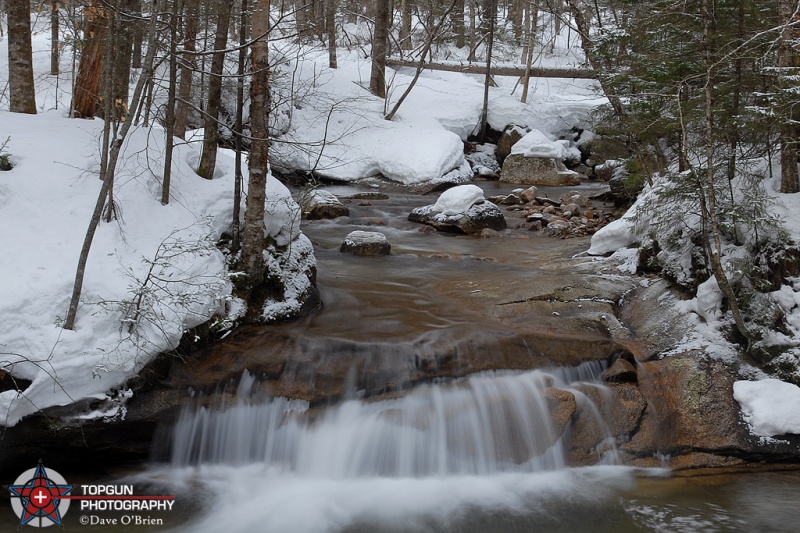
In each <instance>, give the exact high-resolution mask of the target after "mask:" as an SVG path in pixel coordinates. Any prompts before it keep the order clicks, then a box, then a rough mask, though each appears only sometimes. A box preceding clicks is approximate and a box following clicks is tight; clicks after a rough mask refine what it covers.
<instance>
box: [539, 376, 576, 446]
mask: <svg viewBox="0 0 800 533" xmlns="http://www.w3.org/2000/svg"><path fill="white" fill-rule="evenodd" d="M544 398H545V401H546V402H547V409H548V411H550V417H551V418H552V420H553V430H554V433H555V435H556V436H560V435H562V434H563V433H564V430H565V429H566V427H567V424H569V421H570V420H571V419H572V417H573V415H574V414H575V412H576V411H577V410H578V404H577V402H576V401H575V395H574V394H572V393H571V392H567V391H565V390H561V389H556V388H552V387H550V388H548V389H545V391H544Z"/></svg>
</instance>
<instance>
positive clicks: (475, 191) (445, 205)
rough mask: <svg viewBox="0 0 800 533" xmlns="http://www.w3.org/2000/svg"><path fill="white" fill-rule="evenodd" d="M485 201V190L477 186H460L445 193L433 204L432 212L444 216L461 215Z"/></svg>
mask: <svg viewBox="0 0 800 533" xmlns="http://www.w3.org/2000/svg"><path fill="white" fill-rule="evenodd" d="M484 201H485V199H484V197H483V189H481V188H480V187H478V186H477V185H459V186H458V187H453V188H450V189H447V190H446V191H444V192H443V193H442V194H441V196H439V199H438V200H436V203H435V204H433V208H432V210H433V211H435V212H437V213H442V214H444V215H460V214H461V213H466V212H467V211H469V208H470V207H472V206H473V205H475V204H479V203H482V202H484Z"/></svg>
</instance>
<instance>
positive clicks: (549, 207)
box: [542, 205, 556, 215]
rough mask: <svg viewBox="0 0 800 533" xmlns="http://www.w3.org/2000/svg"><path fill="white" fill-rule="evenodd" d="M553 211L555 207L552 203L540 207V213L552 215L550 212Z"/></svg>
mask: <svg viewBox="0 0 800 533" xmlns="http://www.w3.org/2000/svg"><path fill="white" fill-rule="evenodd" d="M555 212H556V208H555V207H553V206H552V205H548V206H547V207H545V208H544V209H542V213H544V214H546V215H552V214H554V213H555Z"/></svg>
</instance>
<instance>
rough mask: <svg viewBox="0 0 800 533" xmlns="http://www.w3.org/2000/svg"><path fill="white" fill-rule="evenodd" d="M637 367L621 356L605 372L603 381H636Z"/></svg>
mask: <svg viewBox="0 0 800 533" xmlns="http://www.w3.org/2000/svg"><path fill="white" fill-rule="evenodd" d="M636 380H637V377H636V368H635V367H634V366H633V364H631V362H630V361H628V360H626V359H622V358H619V359H617V360H616V361H614V363H613V364H612V365H611V366H610V367H608V368H607V369H606V370H605V371H604V372H603V381H608V382H611V383H636Z"/></svg>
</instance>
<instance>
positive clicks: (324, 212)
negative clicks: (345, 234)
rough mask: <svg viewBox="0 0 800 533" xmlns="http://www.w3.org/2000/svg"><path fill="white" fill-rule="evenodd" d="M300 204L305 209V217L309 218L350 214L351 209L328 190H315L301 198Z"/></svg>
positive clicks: (319, 218) (315, 218)
mask: <svg viewBox="0 0 800 533" xmlns="http://www.w3.org/2000/svg"><path fill="white" fill-rule="evenodd" d="M300 205H301V207H302V209H303V218H305V219H307V220H321V219H324V218H337V217H346V216H349V215H350V210H349V209H348V208H347V206H346V205H344V204H343V203H342V202H340V201H339V199H338V198H337V197H336V196H335V195H334V194H332V193H330V192H328V191H322V190H313V191H311V192H309V193H308V194H306V195H304V196H303V198H301V199H300Z"/></svg>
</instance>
